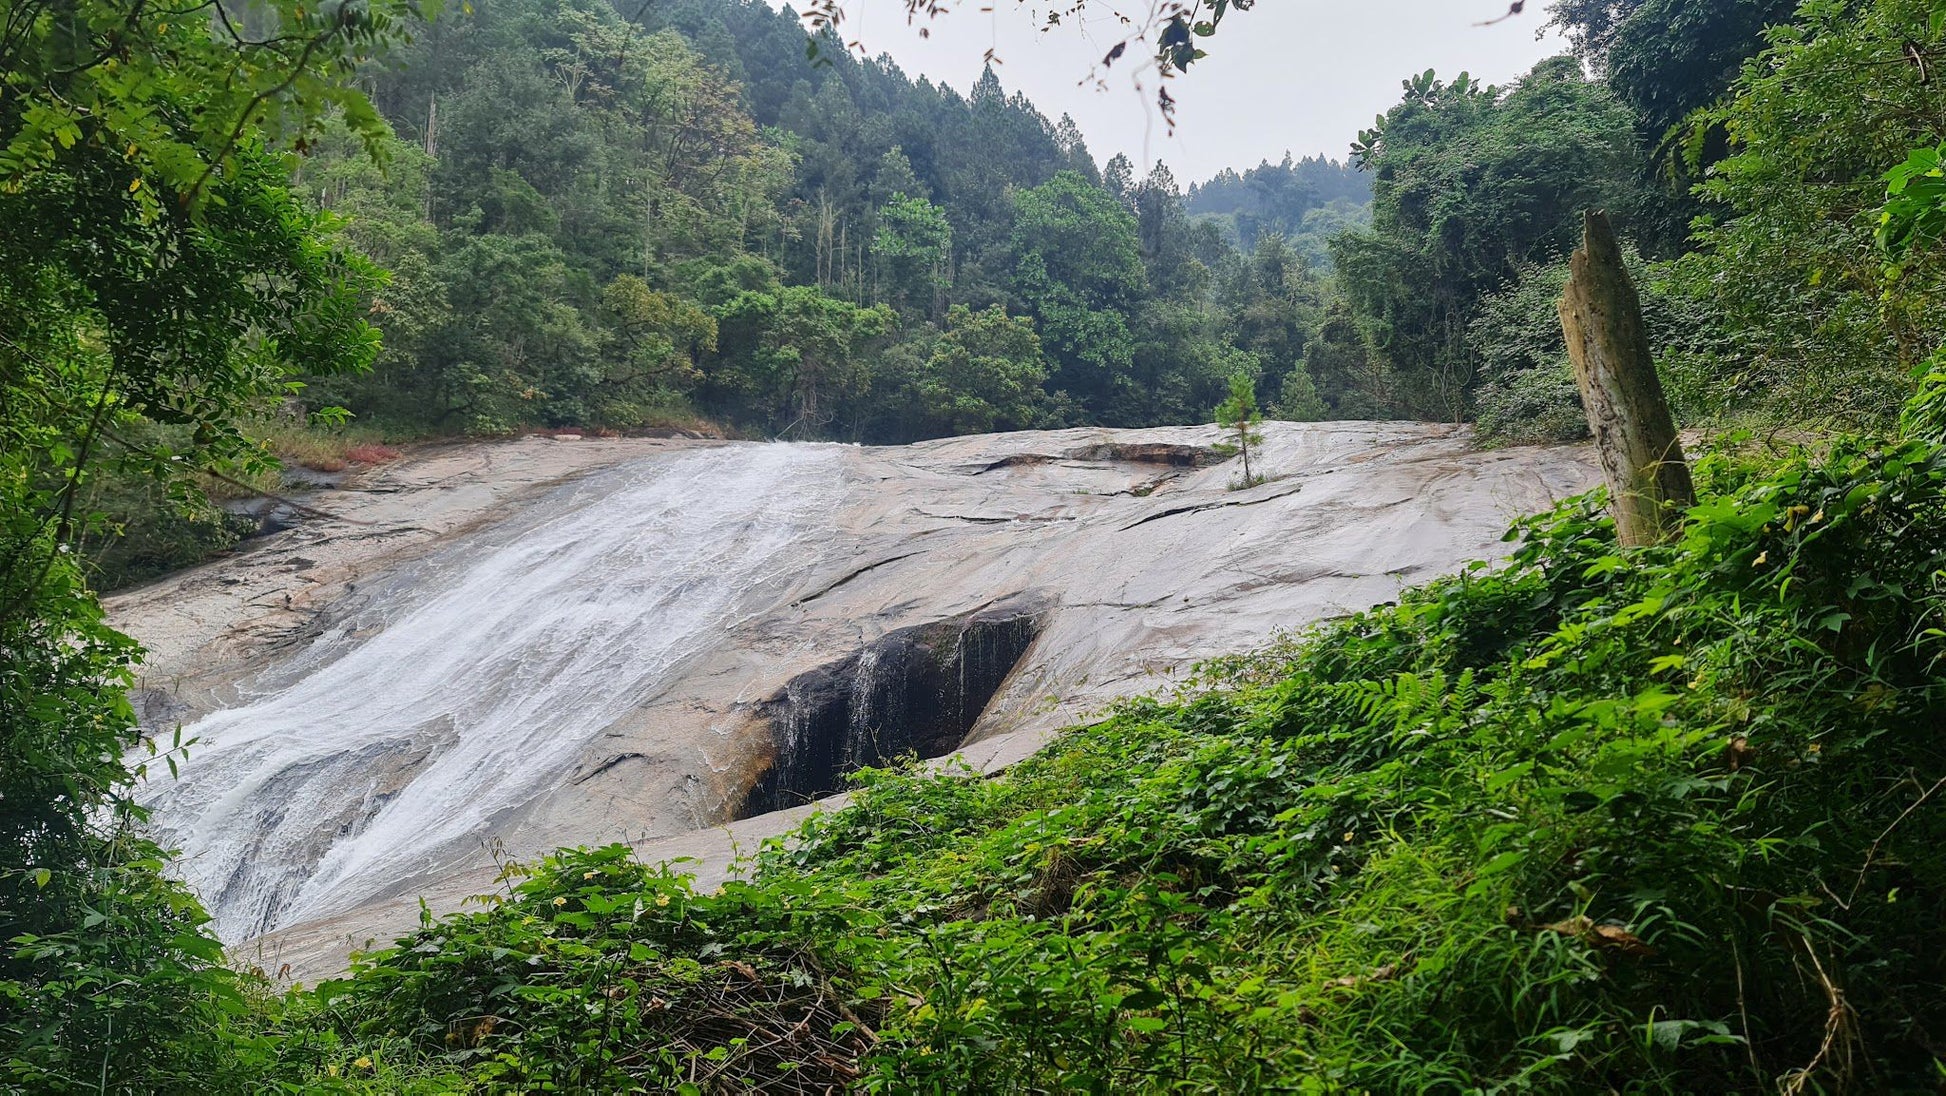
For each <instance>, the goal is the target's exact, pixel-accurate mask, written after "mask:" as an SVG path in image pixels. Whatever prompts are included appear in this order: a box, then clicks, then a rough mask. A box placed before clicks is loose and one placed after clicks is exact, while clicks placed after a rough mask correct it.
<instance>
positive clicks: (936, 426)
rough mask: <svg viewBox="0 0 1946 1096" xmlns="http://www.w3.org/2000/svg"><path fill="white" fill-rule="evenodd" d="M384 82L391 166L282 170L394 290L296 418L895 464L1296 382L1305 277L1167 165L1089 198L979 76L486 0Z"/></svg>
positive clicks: (1078, 172)
mask: <svg viewBox="0 0 1946 1096" xmlns="http://www.w3.org/2000/svg"><path fill="white" fill-rule="evenodd" d="M373 81H374V82H373V102H374V103H375V104H376V105H377V107H378V108H379V109H380V111H381V112H382V113H383V114H384V115H385V117H386V118H387V119H388V120H389V121H390V123H391V127H392V130H393V134H394V136H391V137H388V138H387V139H386V140H385V142H384V143H383V147H382V150H381V151H382V154H383V155H382V158H381V163H379V164H375V163H373V162H372V160H371V159H370V158H369V157H367V156H366V155H365V154H364V150H362V149H360V148H358V147H357V146H355V145H354V144H352V143H351V142H349V141H343V140H340V141H335V142H328V143H327V144H326V145H325V147H324V148H323V149H321V150H320V151H318V152H315V153H313V154H312V155H311V156H309V157H308V158H307V159H306V160H305V162H304V163H303V164H302V165H301V166H300V168H299V171H298V173H297V177H296V185H297V187H298V189H299V190H300V191H301V192H302V193H305V194H306V195H311V196H315V198H316V200H317V201H318V203H319V204H320V205H321V206H323V207H324V208H326V209H329V210H330V211H332V212H334V213H336V214H339V215H341V216H342V217H344V218H345V226H344V233H345V237H346V238H347V239H348V240H349V241H350V242H351V243H353V244H354V245H355V246H356V247H357V248H358V249H359V250H361V251H362V252H364V253H365V254H368V255H370V256H372V257H373V258H374V259H375V260H376V261H378V262H379V263H381V264H382V265H383V266H385V267H386V268H387V269H388V270H390V271H391V272H392V277H391V281H390V283H389V284H388V285H387V286H386V288H385V289H384V291H383V292H381V293H380V294H378V295H377V297H376V306H377V308H376V312H377V316H376V319H375V321H374V322H375V324H376V326H378V327H379V329H380V330H381V331H383V332H384V335H385V340H384V350H383V351H382V352H381V360H380V361H379V363H378V368H376V369H375V370H373V371H372V373H371V374H370V375H369V377H365V378H358V379H354V380H350V381H338V382H325V383H322V384H318V385H316V386H315V388H314V390H313V392H311V393H310V394H309V398H311V399H314V400H316V401H320V402H324V403H332V404H339V405H342V406H346V407H348V408H350V409H351V410H352V411H353V412H354V413H355V414H356V415H357V416H358V419H359V421H361V422H365V423H370V424H376V425H385V426H390V427H392V428H394V429H397V430H404V431H424V430H435V431H449V432H450V431H460V432H474V433H480V432H485V433H492V432H501V431H507V430H512V429H517V428H520V427H524V426H536V425H539V426H564V425H567V426H582V427H594V428H628V427H632V426H637V425H641V424H645V423H654V422H657V421H661V420H664V419H671V420H680V419H681V418H682V417H684V416H687V415H690V414H695V413H700V414H703V415H706V416H709V417H713V418H716V419H719V420H721V421H724V422H727V423H729V424H731V425H733V426H734V427H736V428H738V429H741V430H744V431H747V432H751V433H757V434H763V435H772V436H784V437H794V438H841V439H854V440H865V441H875V442H897V441H907V440H912V439H916V438H924V437H933V436H938V435H941V434H953V433H968V432H983V431H989V430H1006V429H1023V428H1033V427H1045V426H1060V425H1070V424H1079V423H1099V424H1105V425H1121V426H1127V425H1141V424H1154V423H1174V422H1191V421H1196V420H1198V419H1201V418H1203V417H1206V416H1207V414H1208V410H1209V408H1210V407H1212V406H1214V405H1215V403H1216V402H1217V401H1218V400H1220V399H1222V397H1223V393H1224V392H1225V391H1226V390H1227V384H1228V380H1229V377H1230V376H1231V375H1232V374H1233V373H1237V372H1247V373H1249V374H1251V375H1252V376H1253V377H1255V378H1257V379H1258V380H1259V383H1260V384H1261V385H1262V386H1263V387H1264V389H1265V391H1266V392H1268V393H1270V394H1272V395H1275V394H1277V393H1279V392H1281V391H1283V389H1284V388H1285V387H1290V388H1291V390H1292V391H1293V392H1295V393H1303V392H1304V391H1305V390H1306V385H1305V384H1304V382H1303V380H1302V370H1303V352H1304V345H1305V340H1306V338H1307V337H1308V334H1309V331H1310V328H1311V325H1312V319H1313V317H1312V315H1311V312H1312V310H1313V308H1314V303H1313V299H1314V298H1315V297H1316V295H1317V292H1318V290H1317V286H1316V277H1315V274H1314V273H1313V272H1312V270H1311V269H1310V268H1309V266H1308V265H1307V264H1305V263H1303V262H1302V261H1300V260H1298V259H1297V258H1295V257H1294V256H1293V255H1292V254H1291V249H1290V248H1288V247H1284V246H1280V245H1279V244H1277V243H1276V242H1275V241H1273V242H1272V243H1271V245H1270V246H1269V247H1267V248H1261V249H1259V250H1261V251H1262V254H1261V255H1257V254H1255V253H1254V252H1245V251H1240V250H1239V249H1238V248H1237V247H1236V246H1235V245H1234V244H1232V243H1231V242H1229V241H1228V240H1227V239H1226V238H1225V237H1224V235H1223V234H1222V233H1221V232H1219V231H1217V230H1216V229H1214V228H1213V227H1210V226H1205V225H1203V224H1199V223H1197V222H1195V221H1192V220H1191V219H1190V218H1189V217H1188V216H1187V213H1186V208H1185V204H1184V195H1183V194H1182V192H1181V189H1180V187H1179V186H1178V184H1177V183H1176V182H1175V180H1174V179H1173V178H1172V176H1171V175H1170V173H1169V171H1168V169H1167V168H1166V167H1161V166H1158V167H1157V168H1156V169H1155V170H1154V171H1153V172H1151V173H1149V174H1148V175H1147V176H1146V177H1144V178H1141V179H1137V178H1134V176H1133V171H1132V168H1131V166H1130V164H1129V163H1128V161H1127V160H1126V159H1124V158H1119V157H1118V158H1117V159H1116V160H1114V161H1113V162H1111V163H1110V164H1108V165H1106V172H1105V174H1104V172H1103V170H1102V168H1100V167H1098V166H1097V164H1096V162H1095V161H1094V159H1093V158H1092V157H1091V156H1090V154H1089V152H1088V150H1087V148H1086V147H1085V145H1084V144H1083V142H1082V139H1081V137H1080V134H1079V133H1078V131H1077V130H1076V129H1075V127H1074V124H1073V122H1072V121H1071V120H1068V119H1066V118H1063V119H1061V120H1060V121H1059V122H1051V121H1050V120H1049V119H1047V118H1046V117H1044V116H1043V115H1041V114H1040V113H1039V112H1038V111H1037V110H1036V109H1035V108H1034V106H1033V104H1031V103H1029V102H1027V101H1026V100H1024V99H1022V98H1020V97H1019V96H1017V95H1016V96H1010V95H1008V94H1007V93H1006V92H1005V91H1004V89H1003V88H1002V87H1001V84H1000V82H999V80H998V78H997V77H995V76H994V74H993V72H992V71H991V70H989V71H988V72H987V74H986V75H985V76H984V77H982V79H981V80H980V82H979V83H978V84H977V85H976V86H975V87H973V88H972V89H971V91H970V93H968V94H964V95H963V94H961V93H960V92H957V91H955V90H953V89H950V88H946V87H942V86H937V85H934V84H932V83H930V82H928V81H925V80H916V81H915V80H913V79H911V78H909V77H907V76H906V75H905V74H903V73H902V72H900V71H899V70H898V69H897V68H896V67H894V66H892V65H891V64H890V63H889V62H888V61H885V60H882V59H881V60H876V61H874V60H864V59H860V58H858V57H856V56H854V55H852V54H849V53H847V52H846V51H845V50H844V49H843V48H841V47H838V46H837V45H836V44H835V43H833V42H830V41H827V42H826V43H825V46H824V49H823V50H822V51H820V53H819V55H818V57H817V58H816V61H815V62H813V61H811V60H807V58H806V50H805V38H804V31H803V29H802V28H801V26H800V25H799V24H798V22H797V21H796V20H795V19H793V18H791V17H790V16H789V15H788V14H785V13H779V12H777V11H775V10H773V9H772V8H770V7H769V6H768V5H766V4H763V3H760V2H757V0H749V2H725V0H685V2H682V3H674V4H666V5H665V4H657V5H651V6H648V7H645V8H643V9H642V12H641V13H640V16H639V18H638V19H637V21H635V22H630V21H629V20H628V19H626V18H624V17H623V16H622V15H621V14H619V13H618V12H617V11H616V10H615V9H614V8H611V7H609V6H608V5H606V4H603V3H596V2H587V0H568V2H565V3H563V2H559V0H491V2H489V3H483V4H479V5H476V6H475V8H474V10H473V12H472V13H471V14H470V15H468V16H465V17H463V18H455V19H452V20H450V21H442V22H438V23H435V24H434V25H433V26H432V27H430V28H429V29H428V32H427V33H426V34H425V35H423V36H421V37H420V38H419V39H418V40H417V41H416V42H414V43H413V44H412V45H411V46H410V47H408V48H407V49H405V50H404V51H402V52H401V53H400V54H399V56H398V57H397V59H396V63H395V64H394V65H392V66H390V67H387V68H385V69H382V70H379V71H377V72H376V73H375V74H374V78H373ZM1339 189H1340V190H1356V187H1355V186H1352V187H1347V186H1345V185H1344V184H1343V183H1342V181H1341V182H1340V185H1339ZM1293 227H1295V226H1293ZM1292 410H1293V411H1294V412H1295V413H1297V414H1300V415H1313V414H1316V413H1317V410H1318V409H1317V408H1316V407H1315V406H1314V405H1313V404H1307V403H1302V402H1301V401H1300V404H1299V405H1298V406H1296V407H1294V408H1293V409H1292Z"/></svg>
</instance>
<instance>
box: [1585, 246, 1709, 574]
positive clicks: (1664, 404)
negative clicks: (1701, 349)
mask: <svg viewBox="0 0 1946 1096" xmlns="http://www.w3.org/2000/svg"><path fill="white" fill-rule="evenodd" d="M1560 310H1561V330H1562V332H1563V333H1564V334H1565V335H1566V336H1567V340H1568V358H1569V359H1570V360H1571V361H1573V362H1574V380H1575V383H1576V384H1577V385H1578V386H1580V388H1581V406H1582V407H1583V408H1584V409H1585V410H1586V411H1587V413H1588V430H1589V432H1590V433H1592V434H1594V436H1595V452H1596V453H1598V454H1599V455H1600V457H1601V470H1602V474H1603V476H1604V477H1605V478H1606V479H1607V481H1608V496H1609V511H1610V512H1611V513H1613V514H1614V515H1615V531H1616V533H1617V534H1618V536H1619V537H1620V539H1621V542H1622V544H1623V545H1624V546H1629V547H1633V546H1637V545H1644V544H1654V543H1656V542H1657V541H1660V540H1663V539H1664V538H1666V537H1667V536H1669V535H1670V534H1671V533H1673V532H1674V531H1675V529H1676V526H1677V525H1678V523H1679V522H1680V521H1681V520H1682V514H1683V511H1684V510H1685V509H1687V508H1688V507H1690V506H1691V505H1693V504H1694V503H1695V501H1696V488H1695V486H1694V484H1693V483H1692V482H1691V481H1690V478H1689V464H1688V462H1687V461H1685V460H1684V459H1683V453H1682V443H1681V442H1680V441H1679V440H1678V439H1677V438H1676V425H1675V421H1674V420H1673V419H1671V418H1670V417H1669V403H1668V401H1667V400H1666V399H1664V398H1663V395H1662V381H1661V379H1660V378H1658V377H1657V376H1656V372H1655V359H1654V357H1653V356H1652V355H1651V354H1650V353H1649V333H1648V329H1647V327H1646V326H1644V325H1643V323H1642V301H1641V298H1640V297H1638V296H1637V295H1636V292H1635V283H1634V282H1633V281H1631V280H1630V279H1629V276H1628V268H1627V267H1626V266H1624V265H1623V264H1622V249H1621V246H1620V245H1619V244H1617V243H1616V242H1615V230H1614V229H1613V228H1611V227H1610V226H1609V224H1608V215H1607V214H1606V213H1603V212H1600V211H1596V210H1590V211H1589V212H1587V213H1586V214H1584V215H1583V216H1582V244H1581V250H1579V251H1577V252H1575V253H1574V260H1573V264H1572V276H1571V277H1570V278H1569V279H1568V287H1567V291H1566V292H1565V293H1563V294H1562V295H1561V303H1560Z"/></svg>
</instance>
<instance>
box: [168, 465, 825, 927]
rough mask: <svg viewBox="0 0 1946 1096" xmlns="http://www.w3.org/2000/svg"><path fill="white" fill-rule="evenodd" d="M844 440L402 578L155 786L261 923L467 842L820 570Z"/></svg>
mask: <svg viewBox="0 0 1946 1096" xmlns="http://www.w3.org/2000/svg"><path fill="white" fill-rule="evenodd" d="M841 452H842V450H840V449H839V448H837V447H831V446H803V445H739V446H726V447H722V448H714V449H707V450H702V451H698V452H690V453H684V454H681V455H677V456H672V457H666V458H655V459H651V460H645V461H638V462H634V463H631V464H627V465H622V466H619V467H617V468H614V469H611V470H609V471H607V472H604V473H602V474H599V475H596V476H593V477H590V478H589V479H587V480H584V481H582V482H580V483H578V484H575V485H573V486H572V487H569V488H563V489H560V490H557V491H556V493H555V494H554V495H553V496H551V497H550V498H548V499H547V500H545V501H543V502H541V503H539V504H537V505H536V506H535V507H533V508H532V509H531V511H530V512H529V514H530V516H527V517H525V518H524V519H523V520H520V521H518V522H509V523H508V524H507V525H505V526H503V527H500V528H497V529H495V530H493V531H491V532H489V533H487V534H483V535H478V536H475V537H471V538H468V539H466V540H463V541H461V542H459V543H457V544H456V545H454V546H453V547H451V548H449V549H447V550H446V551H445V552H443V553H441V554H437V555H435V556H433V557H430V558H429V559H427V560H425V561H424V562H423V563H422V564H420V565H417V566H414V567H410V568H408V569H407V570H406V571H405V572H404V573H403V574H401V575H400V576H399V577H398V579H397V580H394V581H390V582H388V583H385V584H382V586H381V588H380V591H379V593H377V594H375V595H374V596H373V600H372V602H371V604H370V605H369V607H367V608H366V609H364V610H362V611H360V612H358V613H356V614H354V615H352V616H350V617H348V618H346V619H342V620H338V621H336V622H335V623H333V624H332V626H331V627H329V628H328V629H327V630H325V631H324V632H323V633H322V634H321V635H319V636H318V637H317V638H316V639H315V640H313V641H312V643H311V644H310V646H309V647H308V648H307V649H306V650H305V651H304V652H303V653H302V654H301V655H299V656H298V657H297V658H296V659H295V660H294V661H293V662H292V663H291V664H290V665H289V666H287V667H286V668H284V669H283V670H282V671H280V672H279V673H278V674H277V676H276V677H275V678H274V679H273V678H266V679H265V680H264V681H262V682H260V683H259V685H258V686H257V687H256V688H255V689H254V690H253V692H252V695H250V696H247V697H246V698H245V699H244V700H243V701H242V702H241V703H240V704H239V705H238V706H235V707H232V708H229V709H227V710H224V711H220V712H217V713H215V714H213V715H210V716H208V717H206V718H204V719H202V720H201V721H199V722H197V723H196V724H194V725H192V726H190V727H188V728H186V731H185V733H186V735H187V736H190V737H193V738H194V739H195V745H194V747H193V748H192V751H191V753H190V756H189V759H188V760H187V762H186V763H184V764H183V766H182V771H181V777H180V779H178V780H171V779H169V778H168V777H167V776H166V775H165V776H158V777H152V778H151V779H150V781H149V782H148V784H147V785H146V787H145V788H144V789H143V792H142V798H143V800H144V801H145V802H146V803H147V804H148V805H149V806H150V807H151V808H152V809H153V820H154V823H155V825H156V827H157V829H158V830H159V831H160V836H161V837H162V838H163V839H164V840H165V841H167V842H169V843H171V844H174V845H176V846H178V847H180V848H181V849H182V850H183V852H184V856H183V860H182V871H183V873H184V875H185V877H186V878H187V880H188V881H189V882H190V883H191V885H193V886H194V887H195V888H196V890H197V891H198V892H199V893H200V894H201V895H202V897H203V899H204V901H205V903H206V904H207V905H208V906H209V908H210V910H211V912H212V913H213V914H214V916H215V918H216V924H217V928H218V931H219V933H220V934H221V935H222V936H223V937H224V938H225V939H227V940H232V941H235V940H240V939H244V938H248V937H250V936H253V935H256V934H257V933H260V932H263V931H267V930H269V929H273V928H276V927H278V926H280V925H286V924H291V923H294V922H297V921H302V920H305V919H308V918H311V917H317V916H321V915H324V914H328V913H333V912H337V911H340V910H343V909H346V908H349V907H351V906H353V905H355V904H357V902H359V901H361V900H363V899H365V898H368V897H371V896H373V895H376V894H379V893H383V892H384V891H385V890H386V888H388V887H397V886H400V885H402V884H405V883H407V882H409V881H410V880H412V879H414V878H416V877H418V876H419V875H420V874H421V873H423V872H424V871H426V870H427V869H429V868H431V867H434V866H436V865H437V864H439V863H441V862H443V861H444V860H445V859H450V858H452V857H454V856H455V855H458V854H462V853H466V852H470V851H472V850H473V849H474V847H475V844H476V843H477V842H478V841H479V840H481V839H482V838H483V837H484V836H486V834H487V833H488V832H489V830H490V828H491V827H492V826H493V824H494V823H495V821H496V820H497V819H501V818H505V817H506V816H507V815H509V814H510V813H511V812H514V811H516V810H518V809H519V808H521V807H522V806H524V805H525V804H527V803H529V802H530V801H531V800H532V799H533V798H534V797H535V796H536V795H538V794H540V793H542V792H543V791H545V790H546V789H547V788H548V787H550V786H551V785H553V784H555V783H558V781H559V780H560V779H561V777H562V776H563V774H564V772H565V771H566V770H567V769H568V768H569V767H570V766H571V765H573V764H574V762H575V759H576V757H577V755H578V752H579V751H580V749H581V748H582V747H584V746H585V745H586V744H587V743H589V742H590V741H592V740H594V739H596V738H598V737H599V736H601V735H602V733H603V731H604V729H605V728H607V727H608V726H609V725H611V724H612V723H614V722H615V721H616V720H618V719H621V718H623V717H624V716H626V715H628V714H629V713H630V712H631V711H632V710H634V709H635V708H637V707H639V706H640V705H641V704H642V703H643V702H644V701H645V700H647V699H649V698H650V697H652V696H653V695H654V694H655V692H656V690H657V687H658V683H659V682H660V681H661V680H663V679H664V678H665V677H667V676H668V675H669V674H670V672H671V671H672V670H673V669H674V668H676V667H677V666H679V665H680V664H681V663H682V661H683V660H684V659H685V658H687V657H688V656H690V655H691V654H693V653H696V652H698V651H699V650H702V649H704V648H706V647H707V646H708V645H709V644H710V643H712V642H714V641H715V640H717V639H719V638H720V637H721V636H722V635H723V634H724V633H725V632H727V631H728V630H729V629H731V628H733V627H734V626H735V625H736V623H737V622H738V621H739V620H741V619H744V618H747V617H749V616H751V615H753V614H755V613H757V612H760V611H762V610H764V609H766V608H769V607H771V606H773V605H775V604H776V603H777V602H778V601H779V599H780V598H783V597H786V596H787V593H788V588H789V587H790V585H791V584H792V583H793V582H794V581H796V580H797V579H798V577H799V576H801V574H802V573H803V572H804V570H805V568H806V564H807V559H808V558H809V557H808V556H807V553H809V552H813V551H815V550H816V547H815V545H812V544H809V543H807V542H808V541H809V540H810V534H812V533H814V532H816V531H818V530H820V529H822V528H823V524H822V522H823V520H824V519H827V517H828V514H829V513H830V511H831V509H832V507H833V505H834V504H835V502H836V501H837V499H838V497H839V495H840V493H841V492H842V490H843V482H842V481H843V475H842V472H841V463H840V461H841V458H840V454H841Z"/></svg>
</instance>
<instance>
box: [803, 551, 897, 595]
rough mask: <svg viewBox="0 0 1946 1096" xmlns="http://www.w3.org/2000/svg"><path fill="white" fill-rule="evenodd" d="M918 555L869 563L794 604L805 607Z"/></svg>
mask: <svg viewBox="0 0 1946 1096" xmlns="http://www.w3.org/2000/svg"><path fill="white" fill-rule="evenodd" d="M918 554H919V553H917V552H906V553H904V554H903V555H896V556H893V557H891V558H890V559H881V560H879V561H878V562H877V563H867V564H866V565H865V566H863V567H860V568H858V569H856V570H854V571H851V572H850V573H848V574H846V575H845V576H844V577H843V578H840V579H839V580H838V581H836V582H833V583H831V584H830V585H828V586H826V587H824V588H823V589H821V590H818V591H816V592H814V593H809V594H806V595H804V596H803V597H801V598H798V599H797V600H796V601H795V602H793V603H792V604H794V605H805V604H808V603H810V602H813V601H816V600H817V599H819V598H821V597H823V596H824V595H826V594H828V593H830V592H831V591H833V590H836V589H837V588H838V587H840V586H843V585H845V584H846V583H848V582H850V581H852V580H853V579H855V578H857V577H859V576H860V575H865V574H869V573H871V572H873V571H876V570H878V569H879V568H880V567H886V566H890V565H891V564H894V563H897V562H899V561H900V560H902V559H911V558H912V557H913V556H916V555H918Z"/></svg>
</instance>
